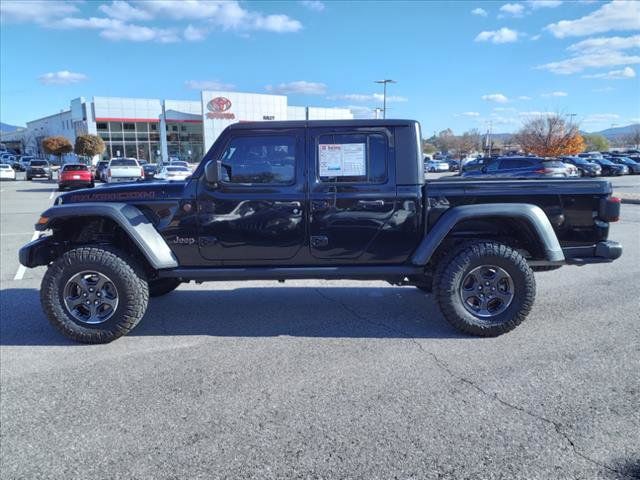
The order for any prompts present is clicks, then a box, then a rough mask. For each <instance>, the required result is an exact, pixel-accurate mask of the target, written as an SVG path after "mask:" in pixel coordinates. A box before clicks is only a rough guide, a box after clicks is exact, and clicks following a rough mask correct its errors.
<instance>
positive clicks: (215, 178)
mask: <svg viewBox="0 0 640 480" xmlns="http://www.w3.org/2000/svg"><path fill="white" fill-rule="evenodd" d="M221 169H222V162H221V161H220V160H210V161H209V162H207V164H206V165H205V166H204V176H205V178H206V179H207V182H209V183H211V184H213V185H216V184H217V183H218V182H219V181H220V178H221V177H222V172H221Z"/></svg>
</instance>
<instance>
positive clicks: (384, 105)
mask: <svg viewBox="0 0 640 480" xmlns="http://www.w3.org/2000/svg"><path fill="white" fill-rule="evenodd" d="M375 83H381V84H383V85H384V93H383V95H382V118H387V83H398V82H396V81H395V80H390V79H385V80H376V81H375Z"/></svg>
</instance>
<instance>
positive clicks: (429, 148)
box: [422, 140, 438, 154]
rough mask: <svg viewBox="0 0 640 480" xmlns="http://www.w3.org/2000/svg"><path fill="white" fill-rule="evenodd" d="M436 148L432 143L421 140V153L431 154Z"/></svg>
mask: <svg viewBox="0 0 640 480" xmlns="http://www.w3.org/2000/svg"><path fill="white" fill-rule="evenodd" d="M437 150H438V149H437V148H436V146H435V145H434V144H433V143H429V142H428V141H427V140H422V153H426V154H432V153H436V151H437Z"/></svg>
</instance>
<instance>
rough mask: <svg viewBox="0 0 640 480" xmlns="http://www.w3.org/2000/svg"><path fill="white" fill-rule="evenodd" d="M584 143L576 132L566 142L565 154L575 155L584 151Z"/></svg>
mask: <svg viewBox="0 0 640 480" xmlns="http://www.w3.org/2000/svg"><path fill="white" fill-rule="evenodd" d="M584 149H585V143H584V138H582V135H580V134H579V133H576V134H575V135H574V136H573V137H571V138H570V139H569V143H568V144H567V152H566V154H567V155H577V154H579V153H582V152H584Z"/></svg>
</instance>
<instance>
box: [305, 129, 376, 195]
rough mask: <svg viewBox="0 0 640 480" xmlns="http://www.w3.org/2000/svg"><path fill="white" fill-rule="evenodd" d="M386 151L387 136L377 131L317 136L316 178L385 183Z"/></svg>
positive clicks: (326, 180) (330, 181) (341, 181)
mask: <svg viewBox="0 0 640 480" xmlns="http://www.w3.org/2000/svg"><path fill="white" fill-rule="evenodd" d="M387 151H388V147H387V137H386V136H385V135H382V134H380V133H367V134H364V133H349V134H337V135H320V136H319V137H318V145H317V148H316V154H317V161H316V169H317V172H318V177H319V178H320V180H321V181H322V182H326V183H384V182H385V181H386V179H387Z"/></svg>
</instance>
